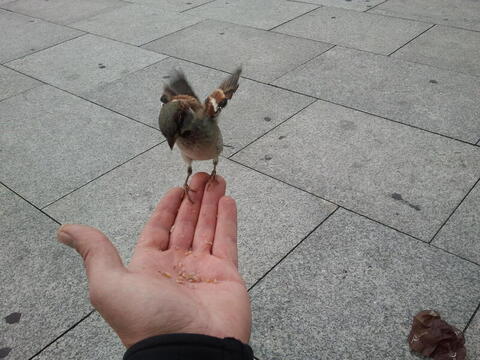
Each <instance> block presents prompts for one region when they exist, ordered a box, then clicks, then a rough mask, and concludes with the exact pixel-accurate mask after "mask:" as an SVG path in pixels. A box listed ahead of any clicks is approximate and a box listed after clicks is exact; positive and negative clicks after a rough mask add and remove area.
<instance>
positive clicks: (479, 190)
mask: <svg viewBox="0 0 480 360" xmlns="http://www.w3.org/2000/svg"><path fill="white" fill-rule="evenodd" d="M433 244H435V245H436V246H439V247H441V248H442V249H445V250H448V251H450V252H453V253H454V254H457V255H460V256H462V257H464V258H466V259H469V260H472V261H475V262H476V263H477V264H480V184H477V185H476V186H475V187H474V188H473V190H472V192H471V193H470V194H468V196H467V197H466V199H465V200H464V201H463V202H462V204H461V205H460V207H459V208H458V209H457V210H456V211H455V213H453V215H452V217H451V218H450V219H449V220H448V221H447V223H446V224H445V226H444V227H443V228H442V230H440V232H439V233H438V235H437V236H436V237H435V239H434V240H433Z"/></svg>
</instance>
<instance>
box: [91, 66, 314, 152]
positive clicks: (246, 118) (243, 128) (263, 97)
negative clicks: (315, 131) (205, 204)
mask: <svg viewBox="0 0 480 360" xmlns="http://www.w3.org/2000/svg"><path fill="white" fill-rule="evenodd" d="M174 69H179V70H182V71H183V72H184V73H185V75H186V76H187V79H188V80H189V82H190V83H191V85H192V87H193V89H194V91H195V92H196V94H197V95H198V96H199V98H200V100H201V101H203V99H205V98H206V97H207V96H208V95H209V94H210V93H211V92H212V90H213V89H215V88H216V87H217V86H218V85H219V84H220V83H221V82H222V81H223V80H224V79H225V78H226V77H227V76H228V74H226V73H224V72H221V71H218V70H213V69H210V68H207V67H203V66H200V65H196V64H193V63H190V62H187V61H182V60H178V59H174V58H169V59H165V60H162V61H160V62H158V63H156V64H154V65H151V66H149V67H147V68H145V69H143V70H140V71H137V72H135V73H132V74H129V75H127V76H126V77H124V78H122V79H120V80H118V81H116V82H113V83H110V84H106V85H104V86H101V87H99V88H97V89H95V90H93V91H91V92H89V93H87V94H85V97H86V98H88V99H91V100H92V101H94V102H95V103H98V104H102V105H103V106H106V107H108V108H110V109H113V110H115V111H118V112H120V113H122V114H124V115H126V116H129V117H132V118H133V119H136V120H138V121H141V122H143V123H145V124H148V125H150V126H154V127H156V128H158V114H159V109H160V96H161V94H162V90H163V84H164V83H165V82H168V77H169V76H170V75H171V73H172V71H173V70H174ZM231 70H233V68H232V69H231ZM252 94H254V96H252ZM313 101H314V100H313V99H312V98H310V97H307V96H303V95H299V94H295V93H292V92H290V91H286V90H282V89H278V88H275V87H273V86H268V85H263V84H259V83H257V82H254V81H251V80H247V79H241V80H240V87H239V88H238V90H237V92H236V93H235V96H234V98H233V99H232V100H231V101H230V102H229V104H228V106H227V107H226V108H225V110H224V111H223V113H222V114H221V117H220V127H221V129H222V132H223V139H224V142H225V144H227V145H228V146H227V147H225V148H224V150H223V155H224V156H228V155H231V154H233V153H234V152H236V151H238V150H240V149H241V148H242V147H244V146H246V145H247V144H249V143H250V142H251V141H253V140H255V139H256V138H258V137H259V136H261V135H263V134H264V133H265V132H267V131H269V130H271V129H272V128H273V127H275V126H276V125H278V124H279V123H281V122H282V121H284V120H286V119H288V118H289V117H290V116H292V115H293V114H295V113H296V112H298V111H300V110H301V109H302V108H304V107H305V106H307V105H308V104H310V103H312V102H313Z"/></svg>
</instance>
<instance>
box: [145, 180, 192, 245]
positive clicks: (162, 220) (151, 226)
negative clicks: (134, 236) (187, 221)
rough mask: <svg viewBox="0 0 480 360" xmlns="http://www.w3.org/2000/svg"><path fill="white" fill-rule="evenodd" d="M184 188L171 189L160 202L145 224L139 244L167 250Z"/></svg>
mask: <svg viewBox="0 0 480 360" xmlns="http://www.w3.org/2000/svg"><path fill="white" fill-rule="evenodd" d="M183 193H184V191H183V189H182V188H180V187H176V188H173V189H171V190H170V191H169V192H168V193H167V194H166V195H165V196H164V197H163V198H162V200H160V202H159V203H158V205H157V207H156V209H155V210H154V212H153V214H152V216H151V217H150V219H149V220H148V222H147V223H146V224H145V227H144V228H143V231H142V233H141V234H140V238H139V239H138V243H137V246H142V247H143V246H145V247H149V248H153V249H159V250H166V249H167V248H168V241H169V239H170V230H171V228H172V226H173V224H174V222H175V218H176V217H177V213H178V209H179V208H180V204H181V203H182V198H183Z"/></svg>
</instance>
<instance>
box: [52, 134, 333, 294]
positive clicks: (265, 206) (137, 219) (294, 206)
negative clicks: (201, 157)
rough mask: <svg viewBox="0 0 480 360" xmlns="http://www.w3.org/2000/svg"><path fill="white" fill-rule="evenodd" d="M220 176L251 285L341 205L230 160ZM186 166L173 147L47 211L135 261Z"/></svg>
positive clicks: (204, 165) (200, 166)
mask: <svg viewBox="0 0 480 360" xmlns="http://www.w3.org/2000/svg"><path fill="white" fill-rule="evenodd" d="M193 169H194V172H197V171H200V170H204V171H207V172H210V171H211V169H212V165H211V162H210V161H208V162H201V163H198V162H194V164H193ZM217 171H218V174H220V175H222V176H224V177H225V179H226V180H227V184H228V185H227V187H228V193H230V195H231V196H233V197H234V198H235V199H236V200H237V205H238V214H239V215H238V217H239V227H238V234H239V239H238V247H239V259H240V260H239V262H240V264H241V266H240V270H241V273H242V274H243V276H244V278H245V281H246V282H247V285H248V286H251V285H252V284H253V283H255V281H256V280H258V279H259V278H260V277H261V276H262V275H263V274H265V272H267V271H268V270H269V269H270V268H271V267H272V266H273V265H274V264H275V263H276V262H278V261H279V260H280V259H281V258H282V257H283V256H284V255H285V254H286V253H287V252H288V251H289V250H290V249H291V248H293V247H294V246H295V245H296V244H297V243H298V242H299V241H300V240H301V239H302V238H303V237H305V236H306V235H307V234H308V233H309V232H310V231H312V230H313V229H314V228H315V226H317V225H318V224H319V223H320V222H321V221H322V220H323V219H325V217H326V216H327V215H328V214H329V213H331V212H332V211H333V210H334V209H335V205H332V204H330V203H327V202H325V201H323V200H321V199H318V198H317V197H314V196H312V195H309V194H306V193H305V192H302V191H300V190H297V189H294V188H292V187H290V186H288V185H285V184H283V183H281V182H279V181H276V180H273V179H271V178H269V177H266V176H264V175H261V174H258V173H257V172H255V171H252V170H250V169H247V168H245V167H243V166H241V165H239V164H235V163H233V162H232V161H230V160H227V159H221V161H220V164H219V167H218V170H217ZM185 175H186V167H185V164H184V163H183V161H182V160H181V158H180V155H179V153H178V151H174V152H172V151H170V149H169V147H168V145H167V144H166V143H164V144H161V145H160V146H159V147H157V148H155V149H152V150H150V151H148V152H147V153H145V154H142V155H141V156H139V157H137V158H135V159H133V160H132V161H130V162H128V163H126V164H124V165H122V166H121V167H119V168H117V169H115V170H114V171H112V172H110V173H108V174H106V175H105V176H102V177H101V178H99V179H97V180H95V181H94V182H92V183H90V184H88V185H87V186H85V187H83V188H81V189H79V190H78V191H75V192H74V193H72V194H70V195H68V196H67V197H65V198H63V199H61V200H59V201H58V202H56V203H54V204H52V205H50V206H48V207H47V208H46V209H45V211H46V212H47V213H49V214H51V215H53V216H55V217H57V218H58V219H59V220H60V221H62V222H68V223H71V222H75V223H84V224H89V225H92V226H96V227H98V228H99V229H101V230H102V231H104V232H105V233H106V234H107V235H109V236H110V238H111V239H112V241H114V243H115V245H116V246H117V247H118V248H119V250H120V253H121V254H122V256H123V258H124V259H128V258H129V256H130V252H131V250H132V248H133V246H134V244H135V242H136V239H137V237H138V234H139V233H140V230H141V229H142V227H143V225H144V224H145V222H146V220H147V219H148V217H149V215H150V213H151V212H152V211H153V209H154V208H155V206H156V204H157V202H158V201H159V199H160V198H161V197H162V196H163V194H165V192H166V191H167V190H168V189H170V188H171V187H173V186H179V185H181V184H182V183H183V180H184V177H185Z"/></svg>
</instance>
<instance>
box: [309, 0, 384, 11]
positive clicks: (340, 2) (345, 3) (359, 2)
mask: <svg viewBox="0 0 480 360" xmlns="http://www.w3.org/2000/svg"><path fill="white" fill-rule="evenodd" d="M384 1H385V0H308V1H306V2H308V3H310V4H318V5H324V6H333V7H339V8H344V9H351V10H357V11H365V10H368V9H370V8H372V7H374V6H375V5H378V4H380V3H382V2H384Z"/></svg>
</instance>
